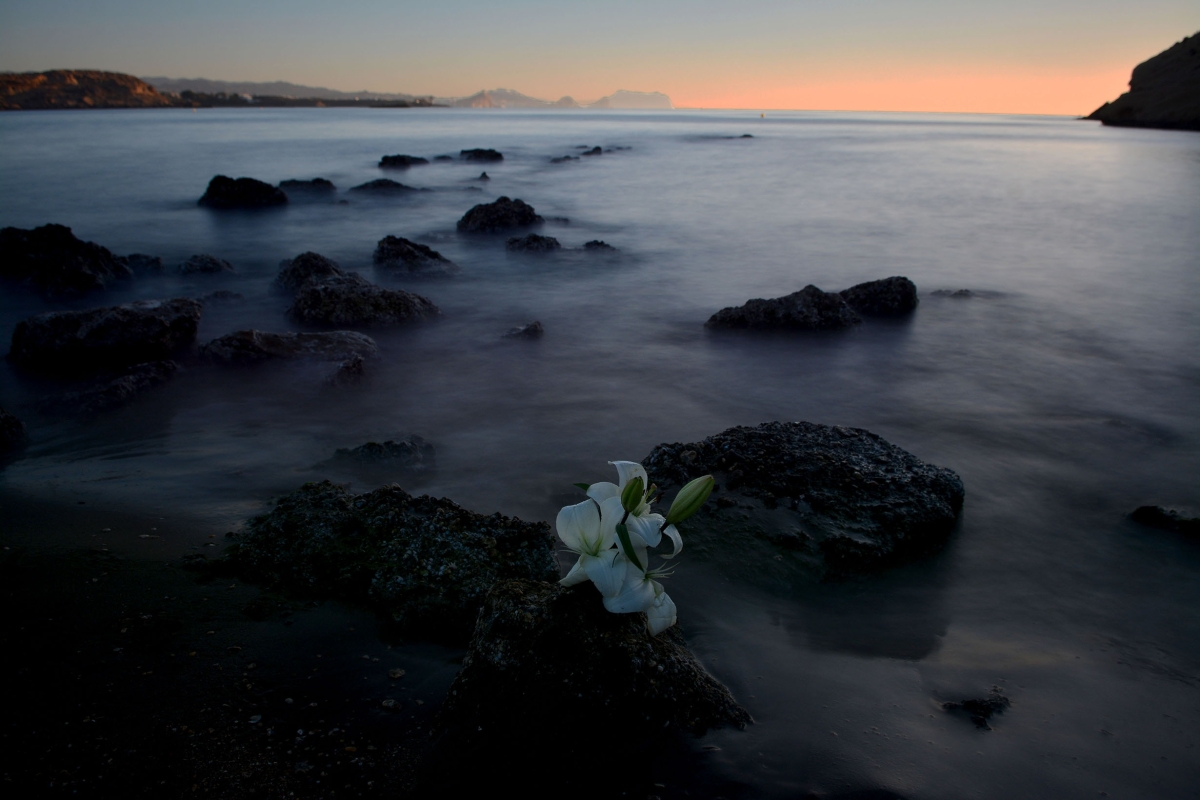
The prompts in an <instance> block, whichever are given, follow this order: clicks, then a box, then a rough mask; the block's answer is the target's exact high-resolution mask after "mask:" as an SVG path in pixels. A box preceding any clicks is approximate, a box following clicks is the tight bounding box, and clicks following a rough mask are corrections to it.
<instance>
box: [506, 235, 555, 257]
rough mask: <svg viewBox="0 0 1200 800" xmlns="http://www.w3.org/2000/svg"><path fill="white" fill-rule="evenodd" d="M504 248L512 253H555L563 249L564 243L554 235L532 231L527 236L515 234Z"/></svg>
mask: <svg viewBox="0 0 1200 800" xmlns="http://www.w3.org/2000/svg"><path fill="white" fill-rule="evenodd" d="M504 249H506V250H508V251H509V252H510V253H553V252H554V251H555V250H561V249H562V245H561V244H559V243H558V239H555V238H554V237H553V236H539V235H537V234H536V233H531V234H529V235H527V236H514V237H513V238H511V239H509V240H508V241H507V242H505V244H504Z"/></svg>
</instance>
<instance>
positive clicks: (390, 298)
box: [287, 273, 441, 327]
mask: <svg viewBox="0 0 1200 800" xmlns="http://www.w3.org/2000/svg"><path fill="white" fill-rule="evenodd" d="M287 313H288V316H289V317H291V318H292V319H293V320H295V321H296V322H300V323H303V324H305V325H330V326H342V327H359V326H365V327H383V326H387V325H398V324H401V323H405V322H417V321H420V320H425V319H432V318H434V317H436V316H438V315H439V314H440V313H441V312H440V311H439V310H438V307H437V306H435V305H434V304H433V302H432V301H431V300H429V298H427V297H422V296H421V295H419V294H413V293H412V292H406V291H404V290H402V289H384V288H382V287H380V286H376V285H375V284H373V283H370V282H369V281H367V280H366V279H365V278H362V277H359V276H358V275H357V274H355V273H350V274H348V275H345V276H342V277H339V278H331V279H328V280H326V281H324V282H321V283H310V284H308V285H306V286H303V287H301V288H300V290H299V291H297V292H296V297H295V299H294V300H293V301H292V305H291V307H290V308H288V312H287Z"/></svg>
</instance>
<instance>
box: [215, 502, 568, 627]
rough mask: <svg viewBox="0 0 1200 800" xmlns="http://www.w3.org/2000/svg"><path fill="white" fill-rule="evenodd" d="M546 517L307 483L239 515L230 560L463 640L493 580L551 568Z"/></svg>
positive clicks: (533, 575)
mask: <svg viewBox="0 0 1200 800" xmlns="http://www.w3.org/2000/svg"><path fill="white" fill-rule="evenodd" d="M553 548H554V538H553V536H551V534H550V526H548V525H546V524H545V523H542V522H523V521H521V520H519V519H517V518H515V517H504V516H501V515H500V514H492V515H491V516H484V515H482V514H476V513H474V512H472V511H468V510H466V509H465V508H462V507H461V506H458V505H457V504H455V503H453V502H452V501H450V500H446V499H439V498H433V497H428V496H421V497H413V496H412V495H410V494H408V493H407V492H405V491H404V490H403V489H401V488H400V487H399V486H386V487H383V488H381V489H376V490H375V491H373V492H369V493H367V494H361V495H353V494H350V493H349V492H348V491H346V489H344V488H343V487H340V486H335V485H334V484H332V483H330V482H329V481H322V482H320V483H309V484H305V485H304V486H303V487H301V488H300V489H299V490H297V491H296V492H294V493H292V494H291V495H288V496H287V497H284V498H283V499H281V500H279V501H278V502H277V503H276V505H275V508H274V509H273V510H272V511H271V512H270V513H269V514H265V515H263V516H260V517H255V518H254V519H252V520H250V521H249V522H247V523H246V529H245V533H243V534H242V535H241V536H240V537H239V539H238V541H237V543H236V544H234V545H233V546H232V547H231V548H230V553H229V561H230V563H231V565H232V566H234V567H235V568H236V569H238V570H239V571H240V572H242V573H243V574H245V575H246V576H247V577H252V578H256V579H258V580H263V581H266V582H268V583H270V584H272V585H275V586H280V587H283V588H287V589H290V590H292V591H297V592H301V593H304V594H307V595H312V596H318V597H330V598H341V599H346V600H354V601H360V602H366V603H368V604H370V605H371V606H373V607H374V608H376V609H378V610H379V611H380V612H382V613H384V614H386V615H388V616H389V617H391V618H392V619H393V620H394V621H395V622H397V623H398V624H399V625H400V626H401V627H402V628H404V629H406V630H408V631H410V632H414V633H423V634H428V635H431V636H433V637H435V638H438V639H446V640H451V641H459V642H461V641H465V640H466V638H467V636H468V635H469V634H470V631H471V628H472V626H473V625H474V623H475V618H476V617H477V616H478V614H479V608H480V606H481V605H482V604H483V598H484V595H486V594H487V591H488V589H489V588H490V587H491V586H492V584H493V583H495V582H496V581H497V580H500V579H503V578H525V579H531V580H553V579H555V578H557V577H558V567H557V563H556V561H555V559H554V552H553Z"/></svg>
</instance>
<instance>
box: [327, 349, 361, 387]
mask: <svg viewBox="0 0 1200 800" xmlns="http://www.w3.org/2000/svg"><path fill="white" fill-rule="evenodd" d="M366 372H367V370H366V362H365V361H364V360H363V357H362V356H354V357H353V358H350V359H347V360H346V361H343V362H342V363H341V364H338V368H337V371H336V372H334V373H333V374H332V375H330V376H329V377H328V378H326V379H325V385H326V386H356V385H358V384H359V383H361V382H362V379H363V378H364V377H365V376H366Z"/></svg>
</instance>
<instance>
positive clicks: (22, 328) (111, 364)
mask: <svg viewBox="0 0 1200 800" xmlns="http://www.w3.org/2000/svg"><path fill="white" fill-rule="evenodd" d="M201 309H202V305H201V304H200V303H199V302H197V301H195V300H190V299H186V298H176V299H174V300H139V301H137V302H134V303H127V304H124V305H119V306H111V307H108V308H93V309H89V310H87V311H54V312H50V313H48V314H39V315H37V316H35V317H30V318H29V319H26V320H22V321H21V322H19V323H17V327H16V329H15V330H14V331H13V337H12V349H11V350H10V351H9V354H8V355H9V358H10V359H11V360H12V361H13V362H15V363H16V364H17V365H18V366H20V367H22V368H23V369H28V370H31V371H37V372H58V373H76V374H87V373H94V372H97V371H102V370H106V369H120V368H122V367H127V366H131V365H133V364H140V363H143V362H147V361H159V360H162V359H166V358H168V357H170V356H171V355H172V354H174V353H175V352H176V351H178V350H180V349H181V348H183V347H186V346H187V345H190V344H191V343H192V342H194V341H195V339H196V328H197V326H198V325H199V323H200V311H201Z"/></svg>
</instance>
